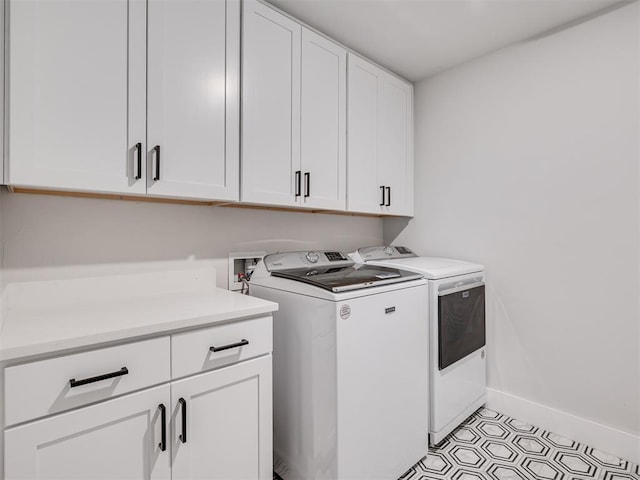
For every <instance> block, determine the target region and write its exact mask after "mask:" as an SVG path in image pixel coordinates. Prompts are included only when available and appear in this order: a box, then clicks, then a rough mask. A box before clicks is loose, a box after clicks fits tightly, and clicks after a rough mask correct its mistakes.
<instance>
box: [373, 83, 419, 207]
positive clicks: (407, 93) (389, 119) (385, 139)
mask: <svg viewBox="0 0 640 480" xmlns="http://www.w3.org/2000/svg"><path fill="white" fill-rule="evenodd" d="M378 147H379V158H378V183H380V184H381V185H386V186H388V187H389V188H388V189H387V191H386V194H387V195H388V196H389V197H390V198H387V199H385V200H386V203H388V204H389V206H385V213H389V214H399V215H413V87H412V86H411V85H410V84H408V83H406V82H403V81H401V80H399V79H397V78H395V77H393V76H391V75H389V74H386V73H385V75H384V76H383V79H382V89H381V96H380V137H379V145H378Z"/></svg>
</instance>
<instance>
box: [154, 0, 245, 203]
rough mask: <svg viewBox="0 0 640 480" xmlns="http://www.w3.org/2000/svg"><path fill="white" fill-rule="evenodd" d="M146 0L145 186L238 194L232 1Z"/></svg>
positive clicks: (204, 194) (236, 22)
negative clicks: (146, 99)
mask: <svg viewBox="0 0 640 480" xmlns="http://www.w3.org/2000/svg"><path fill="white" fill-rule="evenodd" d="M148 5H149V7H148V8H149V27H148V28H149V49H148V52H149V53H148V55H149V57H148V62H149V63H148V65H149V67H148V68H149V75H148V101H149V106H148V120H147V121H148V141H149V148H148V150H149V151H148V162H149V165H148V167H147V168H148V175H147V182H148V191H147V193H148V194H149V195H157V196H163V197H186V198H197V199H207V200H216V199H217V200H238V193H239V168H240V165H239V148H240V145H239V141H240V140H239V128H240V124H239V91H238V90H239V69H240V2H239V0H183V1H179V2H178V1H175V0H149V4H148ZM158 149H159V151H158ZM158 155H159V158H158ZM158 162H159V165H158ZM158 166H159V172H158ZM158 173H159V175H158ZM156 179H157V180H156Z"/></svg>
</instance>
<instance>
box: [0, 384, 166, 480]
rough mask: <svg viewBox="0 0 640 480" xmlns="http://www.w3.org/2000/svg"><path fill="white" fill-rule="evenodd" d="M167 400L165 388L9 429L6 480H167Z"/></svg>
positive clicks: (6, 437) (6, 434)
mask: <svg viewBox="0 0 640 480" xmlns="http://www.w3.org/2000/svg"><path fill="white" fill-rule="evenodd" d="M169 400H170V393H169V386H168V385H165V386H162V387H156V388H153V389H149V390H144V391H142V392H139V393H134V394H131V395H127V396H125V397H121V398H118V399H114V400H110V401H108V402H105V403H101V404H99V405H94V406H92V407H86V408H82V409H79V410H75V411H73V412H69V413H64V414H61V415H57V416H54V417H50V418H47V419H44V420H40V421H37V422H32V423H29V424H26V425H23V426H20V427H15V428H12V429H9V430H7V431H6V432H5V456H4V458H5V480H18V479H20V480H36V479H47V480H50V479H60V480H93V479H96V480H97V479H101V480H113V479H126V478H130V479H134V478H135V479H170V478H171V471H170V464H169V446H168V443H167V445H166V447H167V448H166V450H165V451H162V450H161V448H160V444H161V442H162V414H161V409H160V408H159V405H160V404H163V405H164V406H165V407H166V409H167V410H166V415H167V416H166V417H165V418H166V421H167V422H168V421H169V403H168V402H169ZM167 435H168V430H167ZM167 441H168V438H167Z"/></svg>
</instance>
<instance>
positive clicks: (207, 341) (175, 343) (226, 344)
mask: <svg viewBox="0 0 640 480" xmlns="http://www.w3.org/2000/svg"><path fill="white" fill-rule="evenodd" d="M271 327H272V325H271V316H268V317H260V318H255V319H252V320H243V321H240V322H234V323H227V324H225V325H218V326H215V327H211V328H204V329H201V330H196V331H194V332H186V333H181V334H177V335H172V336H171V357H172V358H171V368H172V370H171V376H172V378H180V377H184V376H185V375H191V374H193V373H199V372H204V371H206V370H211V369H213V368H218V367H222V366H224V365H230V364H232V363H236V362H240V361H242V360H246V359H248V358H253V357H257V356H258V355H264V354H266V353H269V352H271V350H272V345H273V336H272V330H271ZM212 349H215V350H216V351H213V350H212Z"/></svg>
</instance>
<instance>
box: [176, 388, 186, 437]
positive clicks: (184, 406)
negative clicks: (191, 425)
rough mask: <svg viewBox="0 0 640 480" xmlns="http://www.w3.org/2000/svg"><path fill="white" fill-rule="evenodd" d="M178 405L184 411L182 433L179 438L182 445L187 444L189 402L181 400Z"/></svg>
mask: <svg viewBox="0 0 640 480" xmlns="http://www.w3.org/2000/svg"><path fill="white" fill-rule="evenodd" d="M178 403H179V404H180V407H181V409H182V433H181V434H180V436H179V437H178V438H179V439H180V441H181V442H182V443H187V401H186V400H185V399H184V398H179V399H178Z"/></svg>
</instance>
